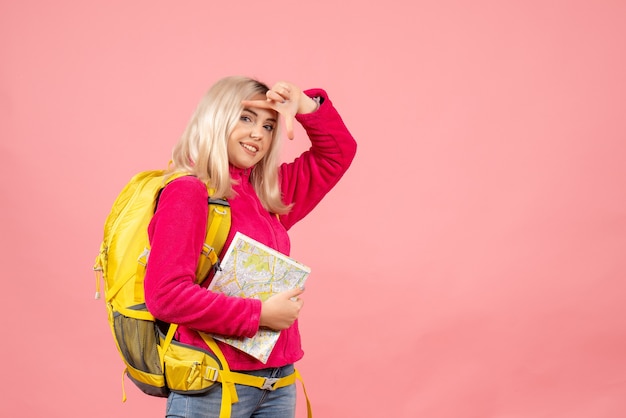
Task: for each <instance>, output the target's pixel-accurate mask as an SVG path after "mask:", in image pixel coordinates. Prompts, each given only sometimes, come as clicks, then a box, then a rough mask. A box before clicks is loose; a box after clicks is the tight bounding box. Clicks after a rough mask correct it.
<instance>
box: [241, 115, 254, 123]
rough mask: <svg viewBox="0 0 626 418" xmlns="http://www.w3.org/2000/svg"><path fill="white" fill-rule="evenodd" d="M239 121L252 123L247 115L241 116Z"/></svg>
mask: <svg viewBox="0 0 626 418" xmlns="http://www.w3.org/2000/svg"><path fill="white" fill-rule="evenodd" d="M239 120H240V121H242V122H251V121H252V119H251V118H250V116H248V115H241V116H240V117H239Z"/></svg>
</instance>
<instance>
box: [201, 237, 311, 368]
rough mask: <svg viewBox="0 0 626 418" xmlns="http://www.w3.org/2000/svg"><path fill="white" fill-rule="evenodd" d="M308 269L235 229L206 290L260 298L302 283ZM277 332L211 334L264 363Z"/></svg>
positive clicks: (307, 273)
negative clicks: (233, 334)
mask: <svg viewBox="0 0 626 418" xmlns="http://www.w3.org/2000/svg"><path fill="white" fill-rule="evenodd" d="M310 272H311V269H310V268H309V267H307V266H305V265H304V264H301V263H299V262H297V261H295V260H294V259H292V258H290V257H288V256H286V255H284V254H282V253H279V252H278V251H276V250H274V249H272V248H269V247H267V246H265V245H263V244H261V243H259V242H257V241H255V240H253V239H252V238H250V237H247V236H246V235H243V234H241V233H239V232H237V233H236V234H235V237H234V238H233V241H232V243H231V244H230V247H229V248H228V251H227V252H226V255H225V256H224V260H222V262H221V270H219V271H218V272H217V273H215V277H214V278H213V281H212V282H211V285H210V286H209V289H210V290H212V291H214V292H219V293H224V294H226V295H229V296H239V297H247V298H256V299H260V300H263V301H264V300H266V299H267V298H269V297H270V296H272V295H273V294H275V293H279V292H283V291H285V290H290V289H295V288H297V287H302V286H304V282H305V281H306V278H307V277H308V275H309V273H310ZM279 335H280V331H273V330H269V329H261V330H259V332H257V334H256V335H255V336H254V337H252V338H246V337H242V338H231V337H224V336H221V335H213V337H214V338H215V339H216V340H220V341H223V342H225V343H227V344H230V345H232V346H233V347H236V348H238V349H239V350H242V351H244V352H246V353H248V354H249V355H251V356H253V357H254V358H256V359H258V360H259V361H261V362H262V363H266V362H267V360H268V358H269V356H270V353H271V352H272V349H273V348H274V345H275V344H276V341H277V340H278V337H279Z"/></svg>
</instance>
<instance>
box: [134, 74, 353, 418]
mask: <svg viewBox="0 0 626 418" xmlns="http://www.w3.org/2000/svg"><path fill="white" fill-rule="evenodd" d="M281 119H284V122H283V121H281ZM294 121H297V122H299V123H300V124H301V125H302V126H303V127H304V129H305V131H306V132H307V135H308V137H309V139H310V141H311V147H310V149H309V150H308V151H306V152H304V153H303V154H302V155H300V156H299V157H298V158H296V159H295V160H294V161H292V162H289V163H282V164H280V162H279V156H280V135H279V133H278V132H279V126H280V125H282V124H284V125H285V126H286V129H287V136H288V137H289V138H290V139H292V138H293V137H294V128H293V127H294ZM355 152H356V143H355V141H354V139H353V138H352V136H351V135H350V133H349V131H348V130H347V128H346V127H345V125H344V123H343V122H342V120H341V117H340V116H339V114H338V113H337V111H336V109H335V108H334V107H333V105H332V103H331V101H330V100H329V98H328V95H327V94H326V92H325V91H324V90H321V89H313V90H307V91H302V90H301V89H300V88H298V87H297V86H296V85H294V84H292V83H289V82H284V81H281V82H278V83H276V84H275V85H274V86H273V87H272V88H269V87H268V86H267V85H265V84H263V83H261V82H259V81H257V80H254V79H251V78H247V77H227V78H224V79H222V80H219V81H218V82H217V83H215V84H214V85H213V86H212V87H211V88H210V89H209V91H208V92H207V93H206V95H205V96H204V97H203V99H202V100H201V102H200V104H199V105H198V107H197V109H196V111H195V112H194V114H193V116H192V118H191V120H190V122H189V124H188V126H187V128H186V129H185V131H184V133H183V135H182V137H181V139H180V140H179V142H178V143H177V144H176V145H175V147H174V150H173V155H172V161H173V168H172V169H173V170H174V171H181V172H185V173H188V174H191V175H190V176H184V177H180V178H177V179H176V180H174V181H172V182H171V183H169V184H168V185H167V186H166V187H165V189H164V190H163V192H162V193H161V195H160V198H159V203H158V207H157V210H156V212H155V214H154V217H153V219H152V221H151V223H150V226H149V230H148V233H149V237H150V242H151V247H152V249H151V254H150V263H149V266H148V269H147V273H146V278H145V297H146V304H147V306H148V309H149V310H150V311H151V312H152V314H153V315H154V316H155V317H156V318H157V319H159V320H161V321H164V322H168V323H177V324H179V328H178V333H177V335H176V339H177V340H178V341H180V342H182V343H186V344H190V345H193V346H196V347H200V348H203V349H205V350H208V347H207V345H206V344H205V342H204V341H203V339H202V338H201V337H200V336H199V334H198V331H203V332H207V333H212V334H220V335H225V336H234V337H252V336H253V335H254V334H256V333H257V331H258V330H259V328H260V327H266V328H270V329H274V330H279V331H281V333H280V337H279V339H278V342H277V343H276V346H275V348H274V349H273V351H272V353H271V355H270V357H269V359H268V360H267V363H262V362H260V361H258V360H257V359H255V358H254V357H252V356H249V355H247V354H246V353H244V352H243V351H239V350H237V349H236V348H234V347H232V346H230V345H227V344H222V343H219V342H218V344H219V346H220V348H221V350H222V352H223V354H224V356H225V358H226V360H227V362H228V365H229V367H230V369H231V370H234V371H238V372H240V373H247V374H252V375H255V376H261V377H266V378H280V377H284V376H287V375H289V374H291V373H293V370H294V363H295V362H296V361H298V360H300V359H301V358H302V356H303V351H302V348H301V345H300V334H299V331H298V322H297V318H298V315H299V313H300V309H301V308H302V304H303V302H302V300H301V299H300V298H299V296H300V294H301V293H302V289H294V290H291V291H287V292H283V293H279V294H276V295H274V296H272V297H270V298H269V299H267V300H266V301H264V302H261V301H260V300H257V299H252V298H238V297H228V296H225V295H223V294H219V293H214V292H211V291H208V290H207V289H206V286H207V284H206V283H205V284H203V285H202V286H200V285H196V284H194V279H195V276H194V275H195V269H196V265H197V263H198V257H199V254H200V252H201V248H202V245H203V243H204V236H205V231H206V222H207V210H208V206H207V199H208V193H207V187H206V184H209V185H211V186H212V188H213V189H215V194H214V196H213V197H220V198H225V199H227V200H228V202H229V203H230V206H231V213H232V224H231V230H230V233H229V235H228V239H227V241H226V244H225V246H224V248H228V245H229V244H230V241H231V240H232V238H233V236H234V234H235V233H236V232H241V233H243V234H245V235H247V236H249V237H251V238H253V239H255V240H257V241H259V242H262V243H263V244H265V245H268V246H269V247H272V248H274V249H276V250H277V251H280V252H281V253H283V254H287V255H289V251H290V241H289V236H288V234H287V231H288V230H289V228H291V227H292V226H293V225H294V224H295V223H296V222H298V221H300V220H301V219H302V218H304V217H305V216H306V215H307V214H308V213H310V211H311V210H312V209H313V208H314V207H315V206H316V205H317V204H318V203H319V202H320V200H321V199H322V198H323V197H324V196H325V195H326V194H327V193H328V191H330V190H331V189H332V187H333V186H334V185H335V184H336V183H337V182H338V181H339V179H340V178H341V177H342V175H343V174H344V173H345V172H346V170H347V169H348V167H349V166H350V163H351V162H352V160H353V158H354V155H355ZM214 386H215V389H211V390H210V391H208V392H207V393H204V394H200V395H188V394H179V393H172V394H170V396H169V398H168V401H167V412H166V416H168V417H186V418H192V417H207V418H208V417H216V418H217V417H219V413H220V402H221V390H222V388H221V387H220V385H214ZM236 388H237V394H238V397H239V402H237V403H235V404H233V409H232V416H233V417H236V418H239V417H241V418H243V417H258V418H260V417H268V418H269V417H272V418H293V417H294V415H295V404H296V400H295V395H296V389H295V386H294V385H288V386H285V387H281V388H278V389H276V390H270V389H259V388H256V387H252V386H245V385H237V387H236Z"/></svg>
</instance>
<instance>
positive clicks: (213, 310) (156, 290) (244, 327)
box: [144, 177, 303, 337]
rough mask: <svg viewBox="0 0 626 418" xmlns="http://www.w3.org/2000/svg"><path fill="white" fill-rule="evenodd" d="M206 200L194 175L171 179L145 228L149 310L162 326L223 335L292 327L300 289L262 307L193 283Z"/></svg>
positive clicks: (280, 294)
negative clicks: (146, 228)
mask: <svg viewBox="0 0 626 418" xmlns="http://www.w3.org/2000/svg"><path fill="white" fill-rule="evenodd" d="M207 199H208V194H207V190H206V186H205V185H204V184H203V183H201V182H200V181H199V180H197V179H196V178H195V177H182V178H180V179H177V180H174V181H173V182H172V183H171V184H170V185H168V186H167V187H166V188H165V189H164V190H163V193H162V194H161V197H160V199H159V205H158V207H157V211H156V213H155V215H154V217H153V219H152V221H151V223H150V226H149V228H148V234H149V236H150V242H151V247H152V249H151V251H150V258H149V263H148V268H147V271H146V278H145V283H144V288H145V299H146V306H147V307H148V309H149V311H150V312H151V313H152V314H153V315H154V316H155V317H156V318H158V319H160V320H162V321H165V322H169V323H175V324H180V325H184V326H187V327H189V328H192V329H196V330H198V331H204V332H209V333H216V334H221V335H226V336H245V337H252V336H253V335H254V334H256V332H257V331H258V329H259V327H260V326H262V327H267V328H271V329H274V330H282V329H285V328H288V327H290V326H291V325H292V324H293V322H294V321H295V320H296V319H297V318H298V314H299V312H300V309H301V308H302V305H303V302H302V300H301V299H299V298H298V296H299V295H300V294H301V293H302V290H301V289H294V290H290V291H286V292H282V293H278V294H276V295H274V296H272V297H271V298H269V299H268V300H266V301H265V302H263V303H261V301H259V300H256V299H246V298H238V297H229V296H225V295H223V294H220V293H214V292H211V291H209V290H207V289H205V288H203V287H201V286H200V285H197V284H195V283H194V282H195V270H196V266H197V264H198V258H199V254H200V251H201V249H202V245H203V244H204V238H205V231H206V220H207V208H208V207H207ZM292 298H293V299H292Z"/></svg>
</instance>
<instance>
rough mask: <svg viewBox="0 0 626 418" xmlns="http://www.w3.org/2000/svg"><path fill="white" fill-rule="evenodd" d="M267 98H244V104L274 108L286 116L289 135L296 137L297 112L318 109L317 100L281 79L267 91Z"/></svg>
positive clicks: (308, 111)
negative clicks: (294, 127) (294, 125)
mask: <svg viewBox="0 0 626 418" xmlns="http://www.w3.org/2000/svg"><path fill="white" fill-rule="evenodd" d="M265 95H266V96H267V99H266V100H244V101H242V102H241V103H242V104H243V105H244V106H250V107H260V108H263V109H273V110H275V111H276V112H278V113H280V114H281V115H282V116H283V117H284V118H285V128H286V130H287V137H288V138H289V139H293V138H294V130H293V123H294V120H295V117H296V114H302V113H311V112H314V111H315V110H317V107H318V104H317V102H316V101H315V100H313V99H311V98H310V97H309V96H307V95H306V94H304V93H303V92H302V90H301V89H300V88H299V87H298V86H296V85H295V84H292V83H289V82H287V81H279V82H278V83H276V84H274V86H273V87H272V88H271V89H269V90H268V91H267V93H266V94H265Z"/></svg>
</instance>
